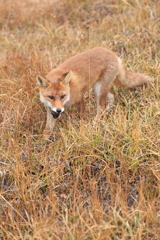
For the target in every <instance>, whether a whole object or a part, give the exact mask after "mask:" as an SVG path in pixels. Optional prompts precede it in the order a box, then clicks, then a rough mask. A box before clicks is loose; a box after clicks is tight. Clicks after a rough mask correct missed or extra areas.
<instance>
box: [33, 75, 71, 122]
mask: <svg viewBox="0 0 160 240" xmlns="http://www.w3.org/2000/svg"><path fill="white" fill-rule="evenodd" d="M71 74H72V73H71V71H70V72H67V73H64V74H63V75H62V76H61V78H60V80H58V81H57V82H55V83H51V82H50V81H49V80H48V79H46V78H45V77H42V76H40V75H38V76H37V84H38V86H39V88H40V89H39V90H40V100H41V102H43V103H44V105H45V106H47V107H49V108H50V110H51V114H52V115H53V117H54V118H58V117H59V116H60V114H61V113H62V112H64V105H65V104H66V103H67V102H68V101H69V98H70V87H69V82H70V80H71Z"/></svg>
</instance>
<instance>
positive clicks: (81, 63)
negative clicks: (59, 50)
mask: <svg viewBox="0 0 160 240" xmlns="http://www.w3.org/2000/svg"><path fill="white" fill-rule="evenodd" d="M151 81H152V78H151V77H149V76H147V75H144V74H142V73H133V72H130V71H128V70H127V69H126V68H125V67H124V66H123V64H122V61H121V59H120V58H119V57H118V56H117V55H116V54H115V53H114V52H112V51H110V50H108V49H106V48H103V47H96V48H93V49H91V50H88V51H85V52H82V53H79V54H77V55H75V56H73V57H71V58H69V59H67V60H66V61H64V62H63V63H62V64H60V65H59V66H58V67H57V68H55V69H53V70H52V71H50V72H49V73H48V74H47V75H46V77H42V76H40V75H38V76H37V83H38V85H39V89H40V100H41V101H42V102H43V103H44V105H45V106H46V108H47V122H46V127H45V130H44V135H45V136H47V137H48V136H50V134H51V131H52V130H53V128H54V126H55V122H56V119H57V118H59V117H60V115H61V113H62V112H63V111H64V107H65V106H67V105H68V106H70V105H72V104H76V105H77V106H79V108H80V111H81V112H82V113H83V112H84V111H85V105H84V100H83V95H84V92H85V91H86V90H89V89H90V88H92V87H93V89H94V94H95V98H96V104H97V115H96V117H95V121H97V120H99V119H100V118H101V115H102V113H103V112H104V110H105V103H106V98H107V99H108V106H107V109H110V108H111V107H112V106H113V102H114V94H113V93H112V90H111V86H112V85H113V84H114V85H116V86H120V87H125V88H135V87H137V86H140V85H143V84H147V83H149V82H151Z"/></svg>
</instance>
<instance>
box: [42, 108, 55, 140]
mask: <svg viewBox="0 0 160 240" xmlns="http://www.w3.org/2000/svg"><path fill="white" fill-rule="evenodd" d="M55 123H56V119H55V118H53V116H52V114H51V110H50V108H49V107H47V121H46V127H45V129H44V132H43V136H44V138H45V139H48V138H49V137H50V135H51V134H52V130H53V128H54V126H55Z"/></svg>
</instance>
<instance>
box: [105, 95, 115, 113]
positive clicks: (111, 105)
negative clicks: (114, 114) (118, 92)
mask: <svg viewBox="0 0 160 240" xmlns="http://www.w3.org/2000/svg"><path fill="white" fill-rule="evenodd" d="M107 99H108V106H107V108H106V110H110V109H112V108H113V104H114V94H113V92H112V91H111V90H110V91H109V92H108V93H107Z"/></svg>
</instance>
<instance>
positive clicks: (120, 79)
mask: <svg viewBox="0 0 160 240" xmlns="http://www.w3.org/2000/svg"><path fill="white" fill-rule="evenodd" d="M118 69H119V73H118V76H117V78H116V80H115V85H117V86H122V87H125V88H136V87H138V86H141V85H145V84H148V83H150V82H152V81H153V78H151V77H149V76H147V75H145V74H142V73H134V72H131V71H128V70H127V69H126V68H125V67H124V66H123V64H122V61H121V59H120V58H119V59H118Z"/></svg>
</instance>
